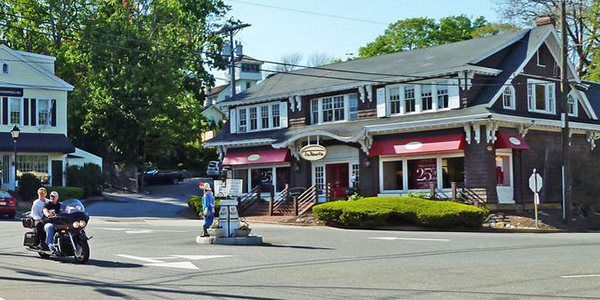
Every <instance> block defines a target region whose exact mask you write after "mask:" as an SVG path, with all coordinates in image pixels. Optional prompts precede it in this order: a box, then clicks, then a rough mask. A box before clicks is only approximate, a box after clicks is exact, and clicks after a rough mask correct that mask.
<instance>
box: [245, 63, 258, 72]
mask: <svg viewBox="0 0 600 300" xmlns="http://www.w3.org/2000/svg"><path fill="white" fill-rule="evenodd" d="M242 72H249V73H258V72H260V67H259V65H257V64H242Z"/></svg>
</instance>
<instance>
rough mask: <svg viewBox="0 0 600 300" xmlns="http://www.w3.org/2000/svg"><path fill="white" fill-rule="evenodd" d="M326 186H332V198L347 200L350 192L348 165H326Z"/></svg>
mask: <svg viewBox="0 0 600 300" xmlns="http://www.w3.org/2000/svg"><path fill="white" fill-rule="evenodd" d="M325 173H326V177H327V178H326V180H327V182H326V184H327V185H330V186H331V196H332V198H333V199H334V200H335V199H344V198H346V190H348V182H349V180H348V163H342V164H328V165H326V170H325Z"/></svg>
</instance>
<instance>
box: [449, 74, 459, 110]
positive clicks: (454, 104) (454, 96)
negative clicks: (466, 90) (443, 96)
mask: <svg viewBox="0 0 600 300" xmlns="http://www.w3.org/2000/svg"><path fill="white" fill-rule="evenodd" d="M448 107H450V108H451V109H453V108H460V91H459V89H458V80H448Z"/></svg>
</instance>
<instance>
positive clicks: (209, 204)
mask: <svg viewBox="0 0 600 300" xmlns="http://www.w3.org/2000/svg"><path fill="white" fill-rule="evenodd" d="M200 188H203V189H204V196H203V197H202V210H203V213H204V227H203V229H204V230H203V231H202V236H209V235H208V228H209V227H210V226H211V225H212V223H213V220H214V218H215V197H214V196H213V194H212V189H211V188H210V184H209V183H208V182H205V183H204V184H201V185H200Z"/></svg>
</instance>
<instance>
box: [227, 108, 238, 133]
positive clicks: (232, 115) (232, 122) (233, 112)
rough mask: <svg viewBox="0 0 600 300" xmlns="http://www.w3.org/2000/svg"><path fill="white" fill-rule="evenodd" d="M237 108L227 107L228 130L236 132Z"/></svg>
mask: <svg viewBox="0 0 600 300" xmlns="http://www.w3.org/2000/svg"><path fill="white" fill-rule="evenodd" d="M237 123H238V122H237V109H235V108H231V109H229V132H230V133H236V132H237Z"/></svg>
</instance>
